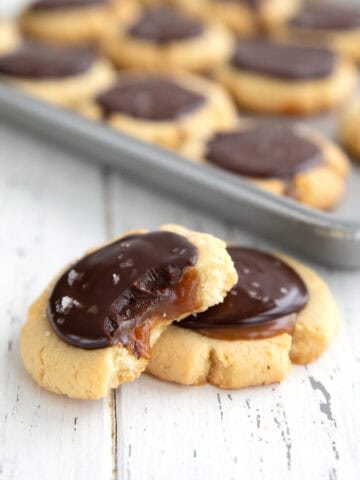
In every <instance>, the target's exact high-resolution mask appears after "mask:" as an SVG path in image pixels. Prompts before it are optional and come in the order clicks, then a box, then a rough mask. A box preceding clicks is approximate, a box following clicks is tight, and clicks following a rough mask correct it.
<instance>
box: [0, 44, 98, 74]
mask: <svg viewBox="0 0 360 480" xmlns="http://www.w3.org/2000/svg"><path fill="white" fill-rule="evenodd" d="M94 60H95V54H94V53H93V52H92V51H91V50H88V49H85V48H76V49H75V48H72V49H69V48H64V47H55V46H49V45H42V44H37V43H26V44H23V45H21V46H20V47H19V48H17V49H16V50H14V51H13V52H11V53H7V54H6V55H4V56H2V57H0V74H3V75H11V76H15V77H24V78H38V79H41V78H62V77H70V76H72V75H79V74H81V73H84V72H86V71H87V70H88V69H89V68H90V67H91V66H92V64H93V62H94Z"/></svg>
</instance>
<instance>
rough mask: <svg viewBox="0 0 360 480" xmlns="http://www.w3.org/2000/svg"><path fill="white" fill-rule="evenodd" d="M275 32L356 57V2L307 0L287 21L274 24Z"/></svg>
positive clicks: (359, 53)
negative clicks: (313, 1)
mask: <svg viewBox="0 0 360 480" xmlns="http://www.w3.org/2000/svg"><path fill="white" fill-rule="evenodd" d="M275 34H277V35H280V36H285V37H287V38H289V37H290V38H296V39H300V40H305V41H311V42H313V43H316V44H318V45H319V44H323V45H328V46H330V47H332V48H334V49H335V50H337V51H339V52H340V53H342V54H345V55H348V56H349V57H350V58H352V59H354V60H356V61H360V6H359V5H355V4H353V5H344V4H343V3H342V2H337V3H329V2H318V3H315V4H311V3H310V4H309V5H305V6H304V7H303V9H301V10H300V11H299V12H298V13H297V14H295V15H294V16H292V17H291V18H290V19H289V21H287V22H283V23H281V24H280V25H278V26H277V28H276V29H275Z"/></svg>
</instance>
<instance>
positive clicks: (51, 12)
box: [19, 0, 139, 45]
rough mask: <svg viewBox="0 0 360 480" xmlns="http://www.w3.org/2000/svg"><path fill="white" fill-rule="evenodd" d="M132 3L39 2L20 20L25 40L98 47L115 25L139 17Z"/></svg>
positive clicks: (127, 0)
mask: <svg viewBox="0 0 360 480" xmlns="http://www.w3.org/2000/svg"><path fill="white" fill-rule="evenodd" d="M138 10H139V9H138V6H137V5H136V4H135V2H133V1H131V0H121V1H120V0H117V1H116V3H113V2H111V1H110V0H40V1H36V2H34V3H32V4H30V6H29V7H28V8H27V9H26V10H25V11H24V12H23V14H22V15H21V16H20V19H19V24H20V26H21V28H22V31H23V32H24V33H25V35H26V36H27V37H30V38H33V39H35V40H40V41H44V42H50V43H55V44H61V45H87V44H89V43H98V42H99V40H100V39H101V38H102V36H103V34H104V33H105V32H106V31H107V30H108V28H109V26H110V25H111V24H112V23H114V22H115V21H119V22H120V23H126V22H128V21H131V20H132V19H133V18H135V16H136V15H137V13H138Z"/></svg>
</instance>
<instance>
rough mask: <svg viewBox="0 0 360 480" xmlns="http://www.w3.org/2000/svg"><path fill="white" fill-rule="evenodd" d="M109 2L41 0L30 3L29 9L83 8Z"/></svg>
mask: <svg viewBox="0 0 360 480" xmlns="http://www.w3.org/2000/svg"><path fill="white" fill-rule="evenodd" d="M107 4H109V0H39V1H37V2H34V3H33V4H31V5H30V7H29V11H36V10H39V11H41V10H57V9H65V8H66V9H69V8H82V7H92V6H94V5H107Z"/></svg>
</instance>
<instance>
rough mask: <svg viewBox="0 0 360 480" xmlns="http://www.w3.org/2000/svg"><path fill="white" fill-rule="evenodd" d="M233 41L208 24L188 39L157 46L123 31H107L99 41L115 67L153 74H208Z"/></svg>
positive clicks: (221, 58)
mask: <svg viewBox="0 0 360 480" xmlns="http://www.w3.org/2000/svg"><path fill="white" fill-rule="evenodd" d="M232 46H233V40H232V37H231V35H230V34H229V33H228V32H227V30H226V29H224V28H223V27H222V26H221V25H213V24H209V25H208V26H207V27H206V28H205V31H204V33H203V34H202V35H201V36H199V37H195V38H191V39H189V40H184V41H179V42H172V43H170V44H165V45H157V44H156V43H152V42H145V41H141V40H140V39H137V38H133V37H131V36H129V35H128V34H127V32H126V29H123V30H120V29H119V28H116V29H114V30H110V31H109V33H108V35H107V36H106V37H105V38H104V41H103V50H104V52H105V54H106V55H107V56H108V57H109V58H110V59H111V60H112V61H113V62H114V64H115V65H116V66H117V67H119V68H126V69H130V70H140V71H156V72H159V71H160V72H174V71H184V70H185V71H191V72H208V71H211V70H213V69H214V68H216V67H218V66H219V65H222V64H223V63H224V62H226V61H227V59H228V58H229V56H230V54H231V49H232Z"/></svg>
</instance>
